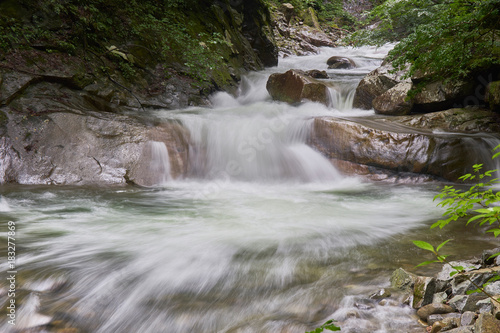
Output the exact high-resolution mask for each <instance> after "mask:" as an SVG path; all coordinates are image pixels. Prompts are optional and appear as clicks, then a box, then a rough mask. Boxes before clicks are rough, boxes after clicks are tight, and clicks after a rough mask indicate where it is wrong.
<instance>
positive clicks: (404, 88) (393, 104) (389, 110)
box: [372, 82, 413, 116]
mask: <svg viewBox="0 0 500 333" xmlns="http://www.w3.org/2000/svg"><path fill="white" fill-rule="evenodd" d="M411 88H412V84H411V83H409V82H402V83H398V84H397V85H395V86H394V87H392V88H391V89H389V90H387V91H386V92H384V93H383V94H381V95H379V96H377V97H375V98H374V99H373V102H372V103H373V109H374V110H375V113H378V114H385V115H390V116H402V115H407V114H410V112H411V109H412V107H413V101H412V100H411V99H410V98H409V97H408V92H409V91H410V90H411Z"/></svg>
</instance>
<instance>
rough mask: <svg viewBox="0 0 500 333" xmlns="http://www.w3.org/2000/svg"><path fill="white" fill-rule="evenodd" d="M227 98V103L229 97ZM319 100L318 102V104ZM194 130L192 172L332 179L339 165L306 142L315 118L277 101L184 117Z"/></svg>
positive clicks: (214, 175) (199, 175)
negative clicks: (307, 119)
mask: <svg viewBox="0 0 500 333" xmlns="http://www.w3.org/2000/svg"><path fill="white" fill-rule="evenodd" d="M224 103H227V100H225V102H224ZM313 105H314V104H313ZM180 118H181V119H182V122H183V124H184V125H185V126H186V127H187V128H188V129H189V131H190V133H191V148H190V154H191V155H190V166H191V170H190V175H191V176H194V177H196V178H205V179H221V178H224V179H233V180H243V181H256V182H270V181H271V182H273V181H329V180H336V179H339V174H338V172H337V170H336V169H335V168H334V167H333V166H332V165H331V164H330V162H329V161H328V160H327V159H326V158H325V157H324V156H322V155H321V154H320V153H318V152H316V151H315V150H313V149H312V148H311V147H309V146H307V145H306V140H307V137H308V135H309V132H310V129H311V122H310V121H309V122H307V121H306V120H305V119H304V118H303V117H297V115H296V114H293V113H291V112H290V110H288V109H286V108H285V109H284V110H281V111H280V110H279V109H277V108H276V106H275V105H272V104H271V105H264V104H261V105H259V106H258V107H255V105H253V106H251V107H245V106H241V107H240V108H236V109H232V110H231V112H228V113H225V114H221V111H220V110H219V111H216V112H212V113H208V114H206V115H205V116H204V117H202V116H201V115H197V117H191V116H190V115H184V116H182V115H181V117H180Z"/></svg>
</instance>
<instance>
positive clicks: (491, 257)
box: [488, 252, 500, 259]
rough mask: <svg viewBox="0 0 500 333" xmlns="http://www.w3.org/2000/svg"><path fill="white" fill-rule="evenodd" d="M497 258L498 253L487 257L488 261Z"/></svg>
mask: <svg viewBox="0 0 500 333" xmlns="http://www.w3.org/2000/svg"><path fill="white" fill-rule="evenodd" d="M498 256H500V252H497V253H495V254H492V255H491V256H489V257H488V259H493V258H496V257H498Z"/></svg>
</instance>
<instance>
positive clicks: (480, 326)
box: [474, 313, 500, 333]
mask: <svg viewBox="0 0 500 333" xmlns="http://www.w3.org/2000/svg"><path fill="white" fill-rule="evenodd" d="M497 332H500V320H498V319H496V318H495V317H493V315H491V314H487V313H482V314H480V315H479V317H478V318H477V320H476V323H475V325H474V333H497Z"/></svg>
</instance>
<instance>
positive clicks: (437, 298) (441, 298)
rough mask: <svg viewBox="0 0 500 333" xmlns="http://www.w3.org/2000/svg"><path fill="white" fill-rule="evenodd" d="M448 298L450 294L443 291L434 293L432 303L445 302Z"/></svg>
mask: <svg viewBox="0 0 500 333" xmlns="http://www.w3.org/2000/svg"><path fill="white" fill-rule="evenodd" d="M447 299H448V294H446V292H444V291H442V292H439V293H435V294H434V296H433V297H432V303H445V302H446V300H447Z"/></svg>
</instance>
